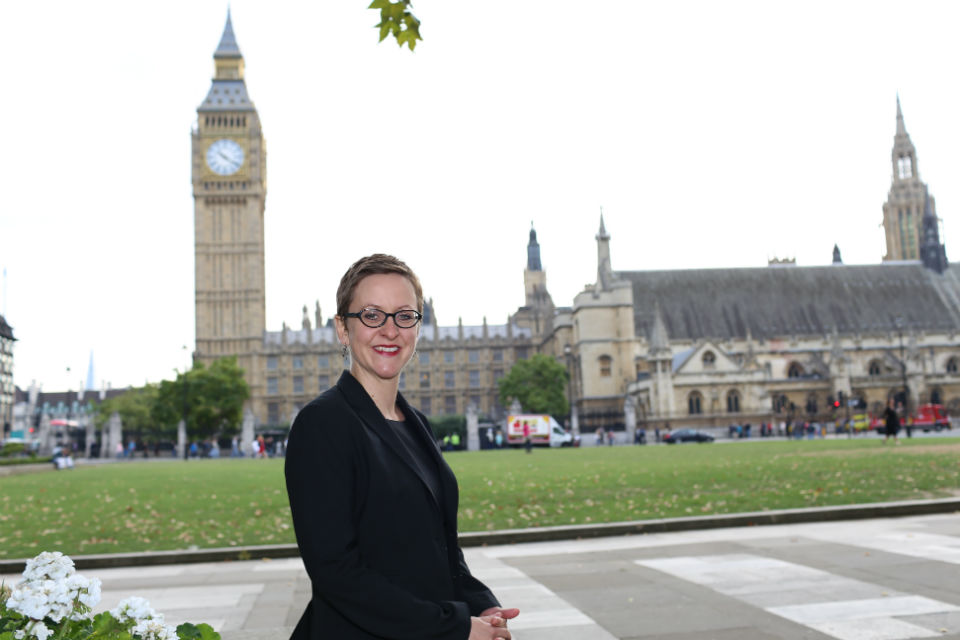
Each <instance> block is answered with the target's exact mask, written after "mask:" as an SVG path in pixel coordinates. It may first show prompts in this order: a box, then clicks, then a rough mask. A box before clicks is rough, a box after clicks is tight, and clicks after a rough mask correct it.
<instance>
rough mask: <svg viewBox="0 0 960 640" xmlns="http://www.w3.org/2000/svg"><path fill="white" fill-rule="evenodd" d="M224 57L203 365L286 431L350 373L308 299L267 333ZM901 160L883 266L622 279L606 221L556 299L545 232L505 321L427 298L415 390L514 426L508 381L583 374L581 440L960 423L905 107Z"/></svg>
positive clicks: (577, 415) (239, 83)
mask: <svg viewBox="0 0 960 640" xmlns="http://www.w3.org/2000/svg"><path fill="white" fill-rule="evenodd" d="M213 57H214V67H215V73H214V77H213V80H212V83H211V86H210V89H209V91H208V93H207V95H206V97H205V98H204V99H203V101H202V102H201V103H200V106H199V107H198V108H197V123H196V126H195V128H194V130H193V131H192V179H193V195H194V220H195V231H194V233H195V259H196V267H195V269H196V272H195V287H196V289H195V296H196V298H195V300H196V305H195V310H196V347H195V357H196V358H197V360H198V361H200V362H205V363H209V362H212V361H213V360H215V359H217V358H220V357H224V356H236V357H237V360H238V362H239V364H240V366H241V367H243V369H244V370H245V371H246V377H247V382H248V383H249V385H250V390H251V398H250V409H251V410H252V412H253V415H254V417H255V420H256V422H257V424H258V425H260V426H263V427H265V426H286V425H288V424H289V423H290V421H291V420H292V418H293V417H294V416H295V415H296V412H297V411H298V410H299V408H300V407H301V406H303V405H304V404H306V403H307V402H309V401H310V400H311V399H312V398H314V397H315V396H316V395H317V394H318V393H320V392H321V391H324V390H325V389H327V388H328V387H329V386H331V385H332V384H333V383H334V382H336V379H337V378H338V376H339V374H340V372H341V371H342V369H343V364H344V363H343V358H342V357H341V355H340V350H339V343H338V342H337V339H336V334H335V331H334V329H333V326H332V323H331V322H330V321H329V319H328V320H327V321H325V320H324V318H323V317H322V316H321V313H320V309H319V307H317V308H315V309H313V310H309V309H308V308H307V307H304V308H303V320H302V323H301V326H299V327H287V326H285V325H284V326H283V327H282V328H281V329H280V330H267V327H266V326H265V318H266V313H265V299H266V282H265V277H264V260H265V256H264V225H265V198H266V191H267V182H266V175H267V174H266V169H267V167H266V165H267V154H266V144H265V138H264V132H263V129H262V127H261V122H260V119H259V116H258V114H257V110H256V108H255V106H254V103H253V101H252V100H251V97H250V95H249V94H248V91H247V87H246V84H245V82H244V59H243V56H242V54H241V51H240V48H239V46H238V44H237V40H236V38H235V35H234V32H233V27H232V24H231V21H230V17H229V15H228V17H227V23H226V26H225V28H224V31H223V34H222V37H221V39H220V42H219V46H218V47H217V49H216V52H215V53H214V56H213ZM891 161H892V165H891V167H892V183H891V187H890V191H889V193H888V195H887V200H886V202H885V203H883V205H882V223H883V227H884V229H885V233H886V246H887V253H886V255H885V256H883V259H882V261H881V262H880V263H878V264H873V265H845V264H843V262H842V258H841V256H840V251H839V249H838V248H836V247H834V252H833V263H832V264H830V265H829V266H817V267H802V266H797V265H796V264H794V263H792V262H790V261H786V262H782V261H777V262H774V263H771V264H768V265H767V266H764V267H756V268H733V269H689V270H663V271H656V270H654V271H629V270H618V269H615V268H614V258H615V256H612V255H611V252H610V237H611V236H610V232H609V231H608V230H607V229H606V227H605V224H604V221H603V219H602V217H601V219H600V220H599V229H598V231H597V235H596V243H597V257H596V262H597V272H596V282H595V283H594V284H593V285H590V286H588V287H586V288H585V289H584V290H583V291H581V292H580V293H579V294H577V295H576V296H575V298H574V299H573V301H572V303H571V304H570V305H569V306H556V305H555V304H554V302H553V300H552V298H551V296H550V294H549V292H548V289H547V279H546V271H545V270H544V268H543V265H542V264H541V261H540V246H539V244H538V241H537V236H536V231H535V230H533V229H532V228H531V230H530V236H529V243H528V246H527V255H526V268H525V269H524V271H523V286H524V293H525V295H524V305H523V306H522V307H520V308H518V309H517V311H516V312H515V313H513V314H512V315H511V316H510V318H509V319H508V321H507V322H506V323H505V324H487V323H486V322H485V323H484V324H482V325H479V326H467V325H463V324H457V325H455V326H439V325H438V324H437V323H436V321H435V318H434V314H433V312H432V304H427V306H426V308H425V314H424V320H423V326H422V329H421V336H420V341H419V345H418V350H417V356H416V357H415V358H414V360H413V361H411V363H410V364H409V365H408V367H407V369H406V371H405V372H404V374H403V375H402V377H401V382H400V385H401V390H402V392H403V393H404V395H405V396H406V397H407V399H408V400H409V401H410V402H411V403H412V404H413V405H414V406H417V407H419V408H420V409H421V410H423V411H424V412H425V413H426V414H428V415H430V414H432V415H437V414H463V413H465V412H466V411H467V407H468V406H470V405H473V406H475V407H476V408H477V410H478V411H479V413H480V414H481V415H484V416H487V417H489V418H490V419H494V420H496V419H500V418H502V417H503V416H504V415H505V412H506V409H505V408H504V407H503V406H501V405H500V403H499V401H498V399H497V395H498V394H497V384H496V383H497V380H498V379H499V378H500V377H502V376H503V375H504V374H505V373H506V372H508V371H509V370H510V367H511V366H512V365H513V364H514V363H515V362H517V361H518V360H521V359H524V358H527V357H529V356H531V355H532V354H534V353H545V354H549V355H551V356H553V357H555V358H557V359H558V361H559V362H560V363H561V364H563V365H564V366H565V367H567V370H568V372H569V373H570V375H571V382H570V384H569V391H568V393H569V394H570V396H571V398H570V399H571V401H572V402H571V405H572V411H571V416H569V420H570V422H571V423H572V426H573V427H574V429H575V430H579V431H582V432H590V431H593V430H595V429H596V428H598V427H604V428H606V429H614V430H619V429H624V428H626V429H627V430H630V429H633V428H634V426H635V425H647V426H648V427H650V426H653V425H657V426H662V425H665V424H668V423H669V424H671V425H672V426H695V427H725V426H726V425H729V424H733V423H737V424H744V423H753V424H759V423H760V422H763V421H766V422H771V421H781V420H792V419H798V418H803V419H808V418H809V419H823V418H824V417H825V416H829V412H830V410H831V408H832V407H833V405H834V403H835V402H836V401H837V400H838V399H843V401H844V406H847V405H848V404H852V403H860V404H861V405H862V404H864V403H865V404H866V405H867V406H868V407H870V408H871V409H873V410H875V411H876V410H878V409H879V407H882V406H883V405H884V404H885V402H886V401H887V399H888V398H890V397H897V398H898V399H900V400H901V401H906V402H907V403H908V405H909V406H916V405H917V404H918V403H924V402H937V403H941V404H945V405H947V407H948V409H949V410H950V411H951V412H952V414H953V415H957V414H960V346H958V340H957V338H958V334H960V269H958V268H957V267H956V266H951V265H950V264H949V263H948V261H947V256H946V250H945V246H944V244H943V243H942V242H941V239H940V225H939V219H938V217H937V213H936V205H935V200H934V198H933V195H932V194H931V193H930V192H929V190H928V188H927V186H926V185H925V184H924V183H923V182H922V181H921V180H920V174H919V168H918V162H917V152H916V149H915V148H914V145H913V143H912V142H911V140H910V136H909V135H908V133H907V130H906V126H905V124H904V118H903V114H902V113H901V109H900V104H899V100H898V101H897V111H896V129H895V134H894V142H893V150H892V155H891ZM878 200H879V198H878ZM878 209H880V207H878ZM879 213H880V211H879V210H878V214H879ZM520 258H521V256H518V264H519V262H520ZM518 287H519V273H518ZM557 417H558V418H559V419H561V420H563V419H567V417H566V416H557Z"/></svg>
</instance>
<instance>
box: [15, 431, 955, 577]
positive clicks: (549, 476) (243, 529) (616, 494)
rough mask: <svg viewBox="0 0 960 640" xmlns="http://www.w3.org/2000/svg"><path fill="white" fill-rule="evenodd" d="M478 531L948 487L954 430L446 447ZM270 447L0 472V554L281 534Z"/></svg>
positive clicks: (279, 477)
mask: <svg viewBox="0 0 960 640" xmlns="http://www.w3.org/2000/svg"><path fill="white" fill-rule="evenodd" d="M447 460H448V461H449V462H450V464H451V465H452V466H453V468H454V471H456V473H457V477H458V480H459V482H460V487H461V494H460V529H461V531H484V530H494V529H503V528H523V527H532V526H546V525H558V524H583V523H590V522H615V521H623V520H645V519H653V518H663V517H672V516H688V515H707V514H714V513H734V512H741V511H759V510H763V509H785V508H792V507H804V506H811V505H840V504H857V503H866V502H878V501H888V500H905V499H915V498H933V497H946V496H953V495H960V438H917V439H914V440H905V441H904V444H903V445H902V446H899V447H894V446H892V445H890V446H883V445H882V443H881V441H880V440H879V439H877V438H862V439H855V440H827V441H820V440H815V441H799V442H748V443H733V444H712V445H681V446H676V447H667V446H659V447H601V448H584V449H561V450H549V451H548V450H536V451H534V453H532V454H529V455H527V454H525V453H524V452H523V451H522V450H507V451H480V452H470V453H466V452H461V453H454V454H448V455H447ZM293 541H294V538H293V530H292V527H291V523H290V515H289V511H288V507H287V497H286V492H285V490H284V481H283V461H282V460H205V461H193V462H180V461H169V462H151V463H117V464H108V465H102V466H91V467H79V468H78V469H76V470H75V471H72V472H45V473H37V474H25V475H15V476H9V477H3V478H0V558H21V557H27V556H32V555H35V554H36V553H38V552H40V551H43V550H51V551H52V550H58V551H63V552H64V553H66V554H68V555H80V554H89V553H112V552H120V551H141V550H161V549H183V548H189V547H192V546H195V547H201V548H202V547H226V546H237V545H255V544H272V543H280V542H293Z"/></svg>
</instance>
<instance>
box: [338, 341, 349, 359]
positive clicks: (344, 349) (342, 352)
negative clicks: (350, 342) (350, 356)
mask: <svg viewBox="0 0 960 640" xmlns="http://www.w3.org/2000/svg"><path fill="white" fill-rule="evenodd" d="M349 350H350V347H349V346H347V345H345V344H342V345H340V355H341V356H343V357H344V358H346V357H347V352H348V351H349Z"/></svg>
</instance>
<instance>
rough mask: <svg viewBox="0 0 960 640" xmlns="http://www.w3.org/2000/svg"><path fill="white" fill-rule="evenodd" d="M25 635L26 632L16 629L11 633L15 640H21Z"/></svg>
mask: <svg viewBox="0 0 960 640" xmlns="http://www.w3.org/2000/svg"><path fill="white" fill-rule="evenodd" d="M26 635H27V632H26V631H24V630H23V629H17V630H16V631H14V632H13V637H14V639H15V640H23V639H24V638H25V637H26Z"/></svg>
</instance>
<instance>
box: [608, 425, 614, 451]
mask: <svg viewBox="0 0 960 640" xmlns="http://www.w3.org/2000/svg"><path fill="white" fill-rule="evenodd" d="M607 444H608V445H610V446H611V447H612V446H613V429H612V428H611V429H607Z"/></svg>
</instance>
